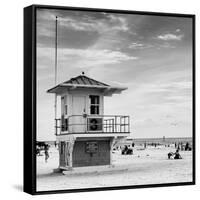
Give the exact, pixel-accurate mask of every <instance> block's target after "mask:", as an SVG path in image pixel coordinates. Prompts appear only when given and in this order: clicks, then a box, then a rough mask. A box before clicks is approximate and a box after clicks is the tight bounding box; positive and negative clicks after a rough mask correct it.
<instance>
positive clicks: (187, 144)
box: [185, 142, 189, 151]
mask: <svg viewBox="0 0 200 200" xmlns="http://www.w3.org/2000/svg"><path fill="white" fill-rule="evenodd" d="M188 149H189V143H188V142H187V143H186V145H185V151H188Z"/></svg>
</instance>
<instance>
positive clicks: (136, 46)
mask: <svg viewBox="0 0 200 200" xmlns="http://www.w3.org/2000/svg"><path fill="white" fill-rule="evenodd" d="M151 47H154V46H153V45H151V44H143V43H140V42H133V43H131V44H130V45H129V48H130V49H148V48H151Z"/></svg>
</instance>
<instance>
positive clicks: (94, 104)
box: [90, 95, 99, 115]
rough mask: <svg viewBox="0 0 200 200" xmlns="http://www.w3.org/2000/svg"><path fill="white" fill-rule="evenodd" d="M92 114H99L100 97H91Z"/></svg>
mask: <svg viewBox="0 0 200 200" xmlns="http://www.w3.org/2000/svg"><path fill="white" fill-rule="evenodd" d="M90 114H91V115H93V114H96V115H98V114H99V96H96V95H90Z"/></svg>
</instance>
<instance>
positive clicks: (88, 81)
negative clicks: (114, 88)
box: [64, 75, 109, 86]
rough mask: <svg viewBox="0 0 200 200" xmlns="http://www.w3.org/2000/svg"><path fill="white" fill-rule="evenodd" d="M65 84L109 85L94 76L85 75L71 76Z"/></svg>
mask: <svg viewBox="0 0 200 200" xmlns="http://www.w3.org/2000/svg"><path fill="white" fill-rule="evenodd" d="M64 84H74V85H99V86H109V85H107V84H105V83H102V82H100V81H96V80H94V79H92V78H89V77H87V76H85V75H80V76H77V77H74V78H71V79H70V80H68V81H65V82H64Z"/></svg>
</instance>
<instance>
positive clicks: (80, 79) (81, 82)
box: [47, 74, 127, 95]
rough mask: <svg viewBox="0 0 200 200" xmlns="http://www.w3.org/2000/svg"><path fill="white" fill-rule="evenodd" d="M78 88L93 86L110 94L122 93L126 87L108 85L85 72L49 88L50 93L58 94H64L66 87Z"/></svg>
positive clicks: (105, 93)
mask: <svg viewBox="0 0 200 200" xmlns="http://www.w3.org/2000/svg"><path fill="white" fill-rule="evenodd" d="M76 88H82V89H83V88H85V89H86V88H93V89H98V90H101V91H102V92H104V95H110V94H114V93H120V92H121V91H123V90H126V89H127V88H125V87H112V86H110V85H107V84H105V83H102V82H100V81H97V80H94V79H92V78H89V77H87V76H85V75H84V74H82V75H80V76H77V77H74V78H71V79H70V80H68V81H65V82H63V83H60V84H58V85H56V86H55V87H53V88H51V89H49V90H48V91H47V92H48V93H56V94H58V95H59V94H62V93H63V91H65V89H70V90H71V89H73V90H74V89H76Z"/></svg>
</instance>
